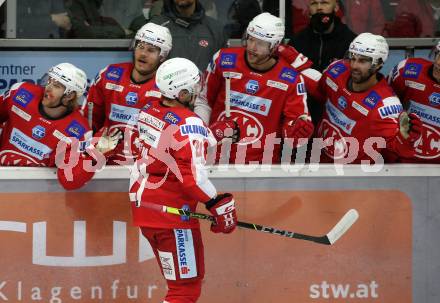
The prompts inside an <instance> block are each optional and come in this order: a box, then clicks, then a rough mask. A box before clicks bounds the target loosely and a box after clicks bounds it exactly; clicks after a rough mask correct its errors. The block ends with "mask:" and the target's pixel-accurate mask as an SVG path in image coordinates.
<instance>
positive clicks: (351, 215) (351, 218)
mask: <svg viewBox="0 0 440 303" xmlns="http://www.w3.org/2000/svg"><path fill="white" fill-rule="evenodd" d="M141 206H143V207H147V208H151V209H155V210H158V211H161V212H164V213H168V214H173V215H178V216H187V217H190V218H195V219H203V220H208V221H211V222H213V221H214V217H213V216H210V215H207V214H202V213H196V212H191V211H188V210H184V209H180V208H175V207H170V206H165V205H158V204H152V203H145V202H144V203H141ZM358 218H359V213H358V212H357V210H355V209H350V210H349V211H347V212H346V213H345V215H344V216H343V217H342V219H340V220H339V222H338V223H337V224H336V225H335V226H334V227H333V228H332V229H331V230H330V231H329V232H328V233H327V234H326V235H324V236H310V235H306V234H300V233H296V232H293V231H288V230H283V229H277V228H274V227H268V226H263V225H258V224H253V223H247V222H241V221H238V222H237V226H238V227H241V228H247V229H253V230H256V231H261V232H265V233H269V234H274V235H279V236H284V237H287V238H293V239H300V240H305V241H312V242H316V243H319V244H325V245H332V244H334V243H335V242H336V241H337V240H338V239H339V238H340V237H342V235H343V234H344V233H345V232H346V231H347V230H348V229H349V228H350V227H351V226H352V225H353V224H354V222H356V220H357V219H358Z"/></svg>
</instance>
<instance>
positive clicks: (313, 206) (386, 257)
mask: <svg viewBox="0 0 440 303" xmlns="http://www.w3.org/2000/svg"><path fill="white" fill-rule="evenodd" d="M234 195H235V197H236V201H237V207H238V217H239V220H241V221H245V222H251V223H257V224H262V225H266V226H272V227H277V228H280V229H286V230H290V231H296V232H299V233H306V234H311V235H324V234H326V233H327V232H329V231H330V229H331V228H332V227H333V226H334V225H335V224H336V222H338V220H339V219H340V218H341V217H342V216H343V214H344V213H345V212H346V211H348V210H349V209H351V208H355V209H357V210H358V212H359V214H360V217H359V219H358V221H357V222H356V223H355V224H354V225H353V226H352V227H351V229H350V230H348V232H347V233H346V234H345V235H344V236H343V237H342V238H340V239H339V240H338V241H337V242H336V243H335V244H334V245H332V246H325V245H320V244H316V243H313V242H307V241H301V240H297V239H289V238H285V237H280V236H278V235H271V234H265V233H261V232H256V231H252V230H243V229H239V230H237V231H235V232H234V233H232V234H230V235H217V234H212V233H211V232H210V231H209V222H201V229H202V233H203V239H204V246H205V262H206V276H205V281H204V283H203V290H202V296H201V298H200V300H199V302H202V303H203V302H205V303H220V302H221V303H224V302H234V303H238V302H247V303H248V302H252V303H260V302H261V303H267V302H281V303H291V302H400V303H409V302H412V208H411V201H410V199H409V198H408V197H407V196H406V194H404V193H402V192H400V191H395V190H331V191H329V190H322V191H321V190H310V191H240V192H234ZM199 211H200V212H204V211H205V209H204V207H202V205H200V207H199ZM0 245H1V246H0V247H1V249H0V268H1V271H0V302H3V301H4V302H28V303H29V302H51V303H53V302H81V303H82V302H84V303H86V302H87V303H89V302H121V303H122V302H161V299H162V298H163V296H164V294H165V292H166V284H165V282H164V281H163V279H162V276H161V274H160V271H159V266H158V265H157V263H156V260H155V258H154V256H153V253H152V250H151V247H150V246H149V244H148V242H147V241H145V240H144V239H143V238H142V236H140V234H139V232H138V229H137V228H136V227H133V226H132V225H131V213H130V207H129V202H128V197H127V193H114V192H67V193H63V192H46V193H41V192H39V193H0ZM176 266H177V265H176Z"/></svg>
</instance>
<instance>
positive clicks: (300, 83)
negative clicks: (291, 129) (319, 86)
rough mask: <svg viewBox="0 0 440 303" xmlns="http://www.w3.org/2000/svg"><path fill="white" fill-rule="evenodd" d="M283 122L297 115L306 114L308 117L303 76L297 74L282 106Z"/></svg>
mask: <svg viewBox="0 0 440 303" xmlns="http://www.w3.org/2000/svg"><path fill="white" fill-rule="evenodd" d="M283 115H284V121H283V123H284V124H287V123H289V122H290V121H292V120H293V121H295V120H296V119H298V117H299V116H302V115H306V116H307V117H310V114H309V109H308V107H307V91H306V86H305V82H304V78H303V76H301V74H298V77H297V79H296V82H295V83H294V84H293V92H292V94H290V96H289V98H288V100H287V101H286V103H285V104H284V108H283Z"/></svg>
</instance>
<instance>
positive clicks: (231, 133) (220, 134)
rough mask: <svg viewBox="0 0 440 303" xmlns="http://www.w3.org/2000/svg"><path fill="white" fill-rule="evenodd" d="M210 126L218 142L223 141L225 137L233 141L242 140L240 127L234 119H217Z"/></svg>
mask: <svg viewBox="0 0 440 303" xmlns="http://www.w3.org/2000/svg"><path fill="white" fill-rule="evenodd" d="M209 128H210V129H211V131H212V134H213V135H214V137H215V139H216V140H217V142H221V141H222V140H223V139H225V138H231V139H232V143H237V142H238V140H240V128H239V127H238V124H237V122H235V121H234V120H231V119H227V120H223V121H215V122H214V123H213V124H211V126H210V127H209Z"/></svg>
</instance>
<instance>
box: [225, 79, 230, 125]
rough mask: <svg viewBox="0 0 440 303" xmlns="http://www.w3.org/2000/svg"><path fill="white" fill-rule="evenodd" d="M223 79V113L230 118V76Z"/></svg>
mask: <svg viewBox="0 0 440 303" xmlns="http://www.w3.org/2000/svg"><path fill="white" fill-rule="evenodd" d="M225 80H226V85H225V114H226V118H231V78H229V77H226V78H225Z"/></svg>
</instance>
